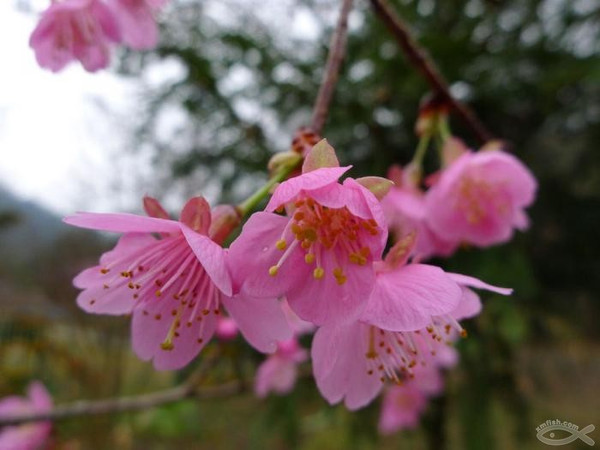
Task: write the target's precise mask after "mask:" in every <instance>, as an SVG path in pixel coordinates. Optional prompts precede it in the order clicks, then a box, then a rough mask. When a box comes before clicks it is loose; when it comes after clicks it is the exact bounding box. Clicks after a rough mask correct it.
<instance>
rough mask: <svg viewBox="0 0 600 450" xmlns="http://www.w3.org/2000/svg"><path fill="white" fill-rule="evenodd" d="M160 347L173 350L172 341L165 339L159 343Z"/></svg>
mask: <svg viewBox="0 0 600 450" xmlns="http://www.w3.org/2000/svg"><path fill="white" fill-rule="evenodd" d="M160 348H162V349H163V350H167V351H170V350H173V348H175V346H174V345H173V342H171V340H166V341H164V342H162V343H161V344H160Z"/></svg>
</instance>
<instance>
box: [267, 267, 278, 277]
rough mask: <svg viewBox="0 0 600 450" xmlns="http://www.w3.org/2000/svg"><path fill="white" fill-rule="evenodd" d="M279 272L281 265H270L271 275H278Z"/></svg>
mask: <svg viewBox="0 0 600 450" xmlns="http://www.w3.org/2000/svg"><path fill="white" fill-rule="evenodd" d="M277 272H279V267H277V266H271V267H269V275H271V276H272V277H274V276H275V275H277Z"/></svg>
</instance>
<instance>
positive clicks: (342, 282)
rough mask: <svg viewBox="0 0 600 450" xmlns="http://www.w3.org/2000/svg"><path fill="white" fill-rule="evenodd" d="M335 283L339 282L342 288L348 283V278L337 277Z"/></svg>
mask: <svg viewBox="0 0 600 450" xmlns="http://www.w3.org/2000/svg"><path fill="white" fill-rule="evenodd" d="M335 281H337V284H339V285H340V286H341V285H342V284H344V283H345V282H346V281H348V277H346V276H345V275H342V276H339V277H335Z"/></svg>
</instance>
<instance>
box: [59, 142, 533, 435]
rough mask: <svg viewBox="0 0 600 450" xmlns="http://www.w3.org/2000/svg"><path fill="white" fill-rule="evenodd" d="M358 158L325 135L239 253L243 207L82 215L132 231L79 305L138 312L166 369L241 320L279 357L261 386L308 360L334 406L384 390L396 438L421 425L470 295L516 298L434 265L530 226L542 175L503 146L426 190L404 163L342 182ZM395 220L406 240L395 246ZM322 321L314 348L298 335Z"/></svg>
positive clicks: (467, 159) (275, 387)
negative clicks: (344, 156)
mask: <svg viewBox="0 0 600 450" xmlns="http://www.w3.org/2000/svg"><path fill="white" fill-rule="evenodd" d="M350 168H351V167H350V166H348V167H340V166H339V163H338V160H337V157H336V155H335V152H334V150H333V148H332V147H331V146H329V144H327V142H326V141H324V140H323V141H321V142H319V143H318V144H317V145H315V146H314V147H313V148H312V150H311V151H309V152H308V153H307V154H306V155H305V156H304V164H303V167H302V172H301V173H300V174H298V175H297V176H294V177H291V178H289V179H288V180H286V181H283V182H282V183H280V184H279V185H278V186H277V187H276V189H275V190H274V192H273V193H272V196H271V198H270V201H269V202H268V204H267V206H266V208H265V210H264V211H261V212H256V213H254V214H253V215H252V216H251V217H250V218H249V219H248V220H247V221H246V223H245V224H244V226H243V229H242V231H241V233H240V235H239V236H238V237H237V239H235V240H234V241H233V243H232V244H231V245H230V246H229V248H223V246H222V243H223V242H224V241H225V239H226V237H227V236H228V235H229V234H230V232H231V231H232V230H233V229H234V228H236V226H237V225H238V224H239V223H240V222H241V217H240V214H239V211H238V210H236V209H235V208H232V207H227V206H217V207H216V208H213V209H212V210H211V208H210V206H209V205H208V203H207V202H206V201H205V200H204V199H203V198H202V197H197V198H193V199H191V200H189V201H188V203H187V204H186V205H185V207H184V208H183V211H182V213H181V217H180V219H179V220H172V219H170V218H169V216H168V215H167V213H166V212H165V211H164V209H163V208H162V207H161V205H160V204H159V203H158V202H157V201H156V200H154V199H152V198H146V199H145V201H144V206H145V209H146V212H147V214H148V216H149V217H143V216H137V215H131V214H94V213H79V214H77V215H74V216H71V217H68V218H66V219H65V221H66V222H67V223H69V224H71V225H75V226H79V227H84V228H92V229H97V230H104V231H113V232H119V233H123V236H122V237H121V238H120V240H119V242H118V244H117V246H116V247H115V248H114V249H113V250H112V251H110V252H108V253H105V254H104V255H102V257H101V258H100V263H99V265H97V266H95V267H92V268H90V269H86V270H84V271H83V272H82V273H80V274H79V275H78V276H77V277H76V278H75V280H74V283H75V285H76V286H77V287H79V288H80V289H82V292H81V293H80V295H79V297H78V299H77V302H78V304H79V305H80V306H81V308H83V309H84V310H85V311H88V312H90V313H96V314H131V315H132V341H133V348H134V350H135V352H136V353H137V354H138V356H139V357H140V358H141V359H144V360H152V361H153V363H154V366H155V367H156V368H157V369H159V370H164V369H178V368H181V367H183V366H185V365H186V364H188V363H189V362H190V361H191V360H192V359H193V358H194V357H196V355H197V354H198V353H199V352H200V351H201V349H202V348H203V347H204V346H205V345H206V344H207V343H208V342H209V340H210V339H211V337H212V336H213V334H215V333H216V334H217V335H218V336H222V338H224V339H232V338H233V337H235V335H236V334H237V330H238V329H239V331H240V333H241V334H242V335H243V336H244V338H245V339H246V340H247V341H248V342H249V343H250V344H251V345H252V346H254V347H255V348H256V349H257V350H259V351H261V352H265V353H271V356H269V357H268V358H267V359H266V360H265V362H264V363H263V364H262V365H261V366H260V367H259V369H258V372H257V376H256V381H255V392H256V394H257V395H258V396H261V397H262V396H265V395H267V394H268V393H269V392H274V393H279V394H282V393H286V392H289V391H290V390H291V389H292V388H293V386H294V383H295V381H296V378H297V376H298V365H299V364H301V363H303V362H305V361H307V360H308V359H309V354H310V358H311V359H312V367H313V374H314V377H315V380H316V384H317V386H318V388H319V390H320V392H321V394H322V395H323V397H324V398H325V399H326V400H327V401H328V402H329V403H331V404H335V403H338V402H341V401H343V402H344V403H345V405H346V407H347V408H349V409H357V408H361V407H363V406H365V405H367V404H369V403H370V402H371V401H372V400H373V399H374V398H375V397H377V396H378V395H379V394H380V393H381V392H382V391H383V392H385V399H384V403H383V412H382V419H381V425H380V428H381V430H382V432H389V431H391V430H394V429H399V428H402V427H408V426H413V425H414V424H415V423H416V420H417V419H418V417H419V415H420V413H421V412H422V410H423V409H424V407H425V405H426V400H427V398H428V397H430V396H431V395H434V394H435V393H437V392H439V390H440V389H441V386H442V382H441V381H440V380H441V378H440V373H439V372H440V370H441V369H442V368H444V367H448V366H450V365H452V364H453V363H454V362H455V360H456V357H455V354H454V352H453V351H452V349H451V347H450V345H451V344H452V343H453V342H454V341H455V340H456V339H457V338H458V337H460V336H465V335H466V332H465V330H464V329H463V327H462V326H461V324H460V322H461V321H462V320H464V319H467V318H470V317H473V316H475V315H477V314H478V313H479V312H480V310H481V302H480V299H479V297H478V295H477V294H476V293H475V292H474V291H473V290H472V289H473V288H475V289H485V290H489V291H493V292H496V293H499V294H502V295H508V294H510V293H511V290H510V289H504V288H499V287H495V286H491V285H489V284H486V283H484V282H482V281H480V280H478V279H476V278H472V277H469V276H466V275H460V274H454V273H448V272H445V271H443V270H442V269H441V268H439V267H436V266H433V265H428V264H422V263H421V262H420V261H422V260H423V258H425V257H427V256H431V255H433V254H449V253H450V252H451V251H453V250H454V249H455V248H456V247H457V246H458V245H459V244H461V243H463V242H467V243H472V244H475V245H489V244H491V243H496V242H503V241H506V240H507V239H508V238H509V237H510V235H511V233H512V229H513V228H514V227H524V226H525V224H526V217H525V214H524V212H523V208H524V206H526V205H528V204H529V203H531V201H532V199H533V193H534V190H535V181H534V180H533V177H532V176H531V175H530V174H529V172H527V170H526V169H525V168H524V167H523V166H522V165H521V164H520V163H519V162H518V161H517V160H516V159H515V158H513V157H512V156H509V155H507V154H505V153H503V152H500V151H490V152H481V153H471V152H467V151H466V150H465V151H464V152H463V154H462V155H460V156H458V157H457V158H456V159H455V160H454V161H453V162H451V163H449V164H448V166H447V167H446V168H445V169H444V171H442V172H441V173H440V174H438V176H437V180H436V182H435V183H434V184H433V186H432V187H431V188H430V189H429V191H428V192H427V193H426V194H425V193H423V192H421V191H420V190H419V189H418V187H417V186H416V184H410V183H409V182H408V181H407V180H409V179H410V176H408V175H407V173H406V172H405V173H404V174H402V177H400V178H399V177H394V178H395V179H396V180H397V181H399V182H398V184H397V186H396V187H392V185H393V183H392V182H391V181H389V180H386V179H384V178H378V177H366V178H359V179H353V178H351V177H347V178H345V179H344V180H343V182H340V181H339V179H340V177H342V176H343V175H345V174H346V173H347V172H348V171H349V170H350ZM386 216H387V217H386ZM388 221H389V222H390V228H391V229H392V230H393V231H394V232H395V237H396V240H395V244H394V245H393V246H392V247H391V248H390V249H389V251H387V253H386V254H385V255H384V249H385V247H386V244H387V242H388ZM442 248H443V249H444V250H443V251H442V250H441V249H442ZM225 311H226V312H227V314H228V315H229V318H227V319H224V313H225ZM219 330H220V331H219ZM314 330H316V332H315V335H314V338H313V341H312V345H311V348H310V353H309V351H308V350H307V349H304V348H303V347H302V346H301V345H300V337H301V336H302V335H304V334H308V333H311V332H313V331H314ZM386 385H387V386H390V385H391V386H392V387H387V388H386Z"/></svg>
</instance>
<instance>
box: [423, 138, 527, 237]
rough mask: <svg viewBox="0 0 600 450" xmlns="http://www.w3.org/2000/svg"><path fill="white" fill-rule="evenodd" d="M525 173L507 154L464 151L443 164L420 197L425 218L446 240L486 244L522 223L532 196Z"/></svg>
mask: <svg viewBox="0 0 600 450" xmlns="http://www.w3.org/2000/svg"><path fill="white" fill-rule="evenodd" d="M536 187H537V183H536V180H535V178H534V176H533V175H532V174H531V172H530V171H529V170H528V169H527V168H526V167H525V166H524V165H523V163H521V162H520V161H519V160H518V159H517V158H515V157H514V156H512V155H509V154H508V153H505V152H502V151H498V150H489V151H479V152H477V153H473V152H466V153H464V154H463V155H462V156H460V157H459V158H458V159H456V160H455V161H454V162H453V163H452V164H450V166H449V167H448V168H447V169H445V170H444V171H443V172H442V173H441V175H440V177H439V180H438V181H437V182H436V183H435V185H434V186H433V187H432V188H431V189H430V190H429V191H428V193H427V196H426V220H427V224H428V226H429V227H431V229H432V230H433V232H434V233H436V234H437V235H438V236H440V237H441V238H442V239H444V240H447V241H450V242H465V243H470V244H474V245H478V246H489V245H493V244H498V243H502V242H506V241H508V240H510V238H511V237H512V235H513V230H514V228H517V229H520V230H523V229H525V228H527V226H528V223H529V221H528V218H527V215H526V214H525V212H524V208H526V207H527V206H529V205H531V203H532V202H533V200H534V197H535V192H536Z"/></svg>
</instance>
